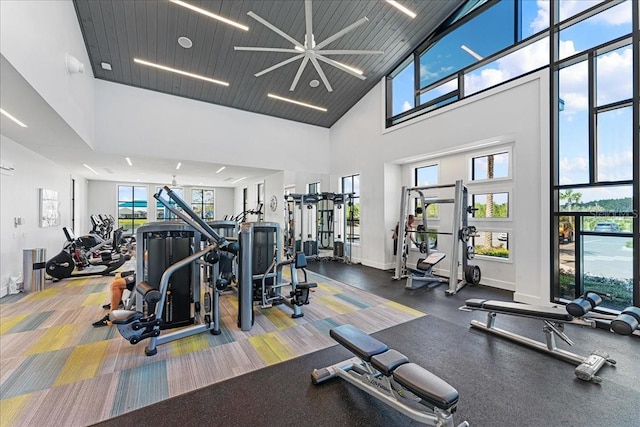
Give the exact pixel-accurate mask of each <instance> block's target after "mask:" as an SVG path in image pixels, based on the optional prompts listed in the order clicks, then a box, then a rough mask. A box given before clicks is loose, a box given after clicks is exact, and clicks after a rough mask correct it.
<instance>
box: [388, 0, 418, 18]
mask: <svg viewBox="0 0 640 427" xmlns="http://www.w3.org/2000/svg"><path fill="white" fill-rule="evenodd" d="M387 3H389V4H390V5H391V6H393V7H395V8H396V9H398V10H400V11H402V12H403V13H406V14H407V15H409V16H410V17H411V18H415V17H416V14H415V13H414V12H412V11H410V10H409V9H407V8H406V7H404V6H403V5H401V4H400V3H398V2H397V1H394V0H387Z"/></svg>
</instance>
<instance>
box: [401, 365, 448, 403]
mask: <svg viewBox="0 0 640 427" xmlns="http://www.w3.org/2000/svg"><path fill="white" fill-rule="evenodd" d="M393 378H394V379H395V380H396V381H397V382H398V384H400V385H402V386H403V387H405V388H406V389H408V390H409V391H410V392H412V393H413V394H415V395H416V396H419V397H420V398H422V399H423V400H425V401H426V402H427V403H429V404H431V405H433V406H435V407H438V408H440V409H443V410H449V408H451V407H452V406H453V405H455V404H456V403H457V402H458V397H459V394H458V390H456V389H455V388H453V387H451V385H449V383H447V382H446V381H445V380H443V379H442V378H440V377H438V376H437V375H435V374H432V373H431V372H429V371H427V370H426V369H424V368H423V367H421V366H419V365H416V364H415V363H405V364H403V365H400V366H398V367H397V368H396V369H395V370H394V371H393Z"/></svg>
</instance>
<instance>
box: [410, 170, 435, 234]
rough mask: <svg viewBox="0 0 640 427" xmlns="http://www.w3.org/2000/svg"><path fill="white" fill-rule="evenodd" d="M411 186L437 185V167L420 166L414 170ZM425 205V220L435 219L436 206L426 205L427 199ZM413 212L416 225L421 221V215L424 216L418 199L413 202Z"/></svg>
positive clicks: (421, 203) (421, 204)
mask: <svg viewBox="0 0 640 427" xmlns="http://www.w3.org/2000/svg"><path fill="white" fill-rule="evenodd" d="M413 184H414V185H415V186H416V187H426V186H430V185H437V184H438V165H429V166H421V167H417V168H415V169H414V177H413ZM425 204H426V205H427V218H436V217H437V216H438V205H437V204H428V199H427V200H426V203H425ZM414 212H415V215H416V219H417V220H418V223H420V222H421V221H422V220H421V219H420V218H422V215H423V214H424V206H423V202H422V200H420V199H419V198H416V199H415V200H414Z"/></svg>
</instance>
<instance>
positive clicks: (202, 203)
mask: <svg viewBox="0 0 640 427" xmlns="http://www.w3.org/2000/svg"><path fill="white" fill-rule="evenodd" d="M196 191H198V192H200V199H201V200H202V202H200V203H195V202H194V201H193V200H194V197H193V193H194V192H196ZM205 191H211V192H213V197H212V200H213V201H212V202H211V203H205V202H204V192H205ZM196 205H199V207H200V212H201V214H200V218H202V219H204V220H211V221H213V220H214V219H215V217H216V209H215V208H216V190H215V189H214V188H192V189H191V209H193V211H194V212H197V211H196V209H195V208H194V207H195V206H196ZM209 205H211V206H212V210H211V211H212V212H213V216H212V217H211V218H205V217H204V216H203V214H204V212H205V206H209Z"/></svg>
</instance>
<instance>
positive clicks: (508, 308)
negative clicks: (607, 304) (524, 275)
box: [460, 292, 640, 383]
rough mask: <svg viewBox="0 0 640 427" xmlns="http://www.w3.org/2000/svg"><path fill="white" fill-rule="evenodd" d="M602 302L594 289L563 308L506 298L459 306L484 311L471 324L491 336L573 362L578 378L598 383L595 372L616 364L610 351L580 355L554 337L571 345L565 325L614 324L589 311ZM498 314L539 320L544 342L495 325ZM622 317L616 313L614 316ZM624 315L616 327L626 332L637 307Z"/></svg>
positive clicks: (479, 300) (473, 301)
mask: <svg viewBox="0 0 640 427" xmlns="http://www.w3.org/2000/svg"><path fill="white" fill-rule="evenodd" d="M601 301H602V298H600V296H599V295H598V294H597V293H594V292H587V293H586V294H585V295H584V296H582V297H580V298H578V299H576V300H574V301H572V302H571V303H569V304H568V305H567V306H566V307H541V306H534V305H528V304H521V303H517V302H509V301H496V300H483V299H468V300H467V301H466V302H465V305H464V306H462V307H460V310H464V311H474V310H480V311H486V312H487V321H486V323H482V322H480V321H478V320H472V321H471V327H473V328H477V329H481V330H483V331H485V332H488V333H491V334H493V335H498V336H500V337H503V338H506V339H508V340H511V341H513V342H516V343H518V344H522V345H524V346H527V347H530V348H533V349H534V350H538V351H542V352H544V353H547V354H550V355H552V356H554V357H556V358H558V359H560V360H564V361H565V362H569V363H573V364H575V365H577V367H576V368H575V374H576V376H577V377H578V378H579V379H581V380H583V381H593V382H594V383H600V382H601V381H602V379H601V378H600V377H599V376H598V375H597V373H598V371H599V370H600V368H602V367H603V366H604V365H605V364H606V363H608V364H609V365H615V363H616V362H615V360H613V359H610V358H609V354H608V353H606V352H604V351H601V350H596V351H594V352H593V353H591V354H590V355H589V356H587V357H583V356H579V355H577V354H574V353H571V352H568V351H565V350H562V349H559V348H557V347H556V341H555V336H556V335H557V336H558V337H559V338H560V339H562V340H563V341H564V342H566V343H567V344H569V345H573V341H571V340H570V339H569V337H567V335H566V334H565V333H564V325H565V324H573V325H578V326H588V327H590V328H597V327H603V322H605V323H606V322H608V323H609V324H611V323H614V322H615V319H614V321H613V322H612V321H611V320H605V319H602V318H601V317H598V316H597V315H594V316H593V317H591V315H590V313H589V312H590V311H591V309H592V308H595V307H596V306H597V305H598V304H600V302H601ZM627 310H629V309H627ZM498 314H506V315H510V316H520V317H529V318H534V319H539V320H542V321H543V323H544V325H543V327H542V331H543V332H544V335H545V343H542V342H540V341H536V340H533V339H530V338H527V337H524V336H522V335H519V334H516V333H514V332H510V331H506V330H504V329H500V328H496V327H495V322H496V316H497V315H498ZM636 315H637V316H638V319H635V318H634V316H636ZM621 316H622V315H621ZM621 316H618V317H617V318H616V319H618V318H620V317H621ZM624 316H626V317H624ZM624 316H622V320H618V323H617V327H618V329H619V330H621V331H629V330H630V329H631V328H632V327H633V326H634V323H633V322H632V321H631V320H636V322H635V325H636V326H635V327H636V328H637V324H638V321H640V310H638V311H637V312H634V311H628V312H627V313H626V314H625V315H624ZM611 330H612V331H615V330H614V329H613V326H611Z"/></svg>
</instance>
